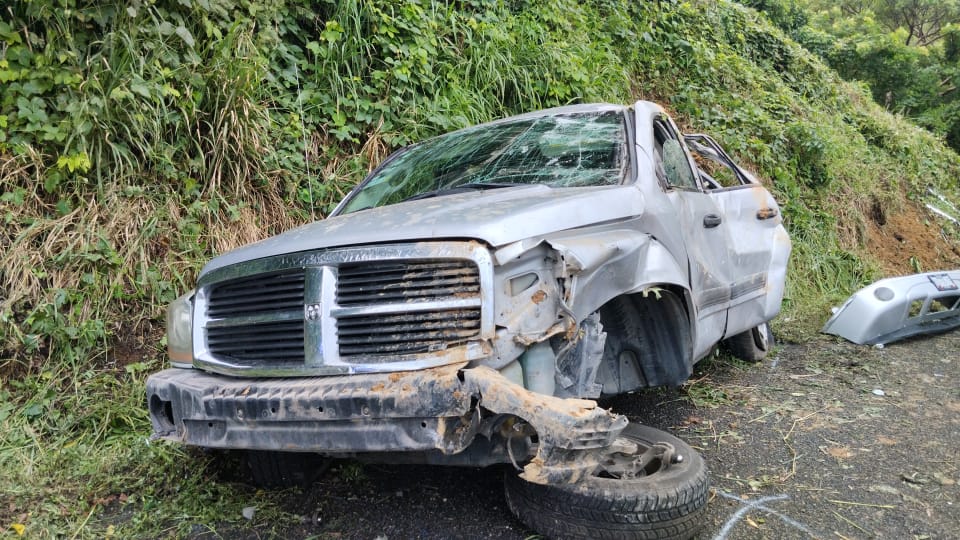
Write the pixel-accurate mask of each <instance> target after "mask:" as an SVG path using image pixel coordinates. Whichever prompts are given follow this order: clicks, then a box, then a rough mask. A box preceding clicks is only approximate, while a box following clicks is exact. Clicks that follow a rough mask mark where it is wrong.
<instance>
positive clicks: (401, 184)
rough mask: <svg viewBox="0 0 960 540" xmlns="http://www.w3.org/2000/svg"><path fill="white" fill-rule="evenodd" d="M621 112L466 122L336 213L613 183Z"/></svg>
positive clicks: (621, 151)
mask: <svg viewBox="0 0 960 540" xmlns="http://www.w3.org/2000/svg"><path fill="white" fill-rule="evenodd" d="M626 140H627V137H626V128H625V123H624V117H623V114H622V113H621V112H619V111H606V112H595V113H576V114H564V115H553V116H543V117H538V118H531V119H525V120H515V121H510V122H502V123H496V124H489V125H482V126H477V127H473V128H467V129H464V130H460V131H457V132H454V133H450V134H448V135H443V136H440V137H437V138H434V139H430V140H428V141H425V142H423V143H421V144H419V145H417V146H413V147H411V148H409V149H406V150H404V151H403V153H401V154H399V155H397V156H396V157H394V158H393V159H392V160H390V161H389V162H388V163H386V164H385V165H384V166H383V167H382V168H381V169H380V170H379V171H377V172H376V173H375V174H374V176H373V177H371V178H370V179H368V180H367V182H365V183H364V184H363V186H362V187H361V188H360V189H359V190H358V191H357V192H356V193H355V194H354V196H353V197H352V198H351V200H350V201H348V202H347V204H346V205H345V206H344V208H343V211H342V212H341V213H350V212H357V211H360V210H365V209H367V208H373V207H377V206H385V205H388V204H396V203H399V202H403V201H407V200H414V199H423V198H428V197H436V196H441V195H447V194H452V193H462V192H466V191H477V190H486V189H498V188H509V187H515V186H522V185H529V184H542V185H546V186H550V187H555V188H566V187H587V186H603V185H614V184H619V183H620V182H621V181H622V180H623V178H624V175H625V173H626V170H627V164H628V163H627V162H628V160H627V145H626Z"/></svg>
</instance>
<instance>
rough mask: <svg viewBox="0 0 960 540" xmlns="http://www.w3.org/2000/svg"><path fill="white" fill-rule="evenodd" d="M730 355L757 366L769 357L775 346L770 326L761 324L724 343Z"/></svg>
mask: <svg viewBox="0 0 960 540" xmlns="http://www.w3.org/2000/svg"><path fill="white" fill-rule="evenodd" d="M723 343H724V345H725V346H726V347H727V350H728V351H730V354H732V355H734V356H736V357H737V358H739V359H740V360H743V361H744V362H750V363H751V364H755V363H757V362H760V361H762V360H763V359H764V358H766V357H767V353H769V352H770V349H772V348H773V346H774V339H773V332H771V331H770V325H769V324H767V323H763V324H760V325H758V326H755V327H753V328H751V329H750V330H747V331H746V332H740V333H739V334H737V335H735V336H733V337H730V338H727V339H725V340H724V341H723Z"/></svg>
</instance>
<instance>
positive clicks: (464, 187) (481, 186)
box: [400, 182, 531, 202]
mask: <svg viewBox="0 0 960 540" xmlns="http://www.w3.org/2000/svg"><path fill="white" fill-rule="evenodd" d="M529 185H531V184H525V183H522V182H516V183H508V182H499V183H497V182H490V183H481V182H470V183H468V184H460V185H459V186H453V187H448V188H443V189H435V190H433V191H424V192H423V193H418V194H416V195H414V196H412V197H407V198H406V199H404V200H402V201H400V202H407V201H416V200H418V199H429V198H431V197H439V196H441V195H450V194H452V193H460V192H464V191H484V190H487V189H498V188H508V187H517V186H529Z"/></svg>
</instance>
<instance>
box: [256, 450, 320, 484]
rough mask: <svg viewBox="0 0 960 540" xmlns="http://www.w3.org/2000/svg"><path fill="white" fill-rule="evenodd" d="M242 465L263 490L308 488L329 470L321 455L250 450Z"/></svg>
mask: <svg viewBox="0 0 960 540" xmlns="http://www.w3.org/2000/svg"><path fill="white" fill-rule="evenodd" d="M243 462H244V465H245V468H246V470H247V472H248V473H250V480H251V483H252V484H253V485H254V486H257V487H262V488H289V487H306V486H309V485H310V484H312V483H313V481H314V480H316V479H317V477H318V476H320V474H322V473H323V472H324V471H325V470H327V468H329V467H330V459H328V458H325V457H323V456H321V455H319V454H305V453H296V452H275V451H269V450H247V451H246V452H245V453H244V456H243Z"/></svg>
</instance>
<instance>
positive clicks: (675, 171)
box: [653, 120, 698, 189]
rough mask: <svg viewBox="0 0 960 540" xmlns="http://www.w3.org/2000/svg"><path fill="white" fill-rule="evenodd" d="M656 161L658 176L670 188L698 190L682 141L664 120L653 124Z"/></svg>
mask: <svg viewBox="0 0 960 540" xmlns="http://www.w3.org/2000/svg"><path fill="white" fill-rule="evenodd" d="M653 132H654V161H655V167H656V173H657V176H658V177H659V178H660V179H661V180H663V181H665V183H666V184H667V185H668V186H671V187H679V188H685V189H697V188H698V186H697V181H696V178H695V177H694V175H693V171H692V170H691V169H690V162H689V161H687V154H686V152H684V151H683V146H682V145H681V144H680V141H679V140H677V138H676V137H675V136H674V134H673V131H672V130H671V129H669V128H668V127H667V126H666V125H665V124H664V123H663V121H662V120H656V121H654V123H653Z"/></svg>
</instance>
